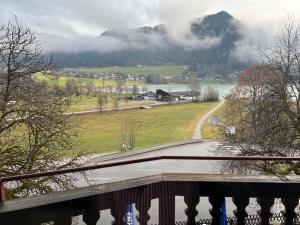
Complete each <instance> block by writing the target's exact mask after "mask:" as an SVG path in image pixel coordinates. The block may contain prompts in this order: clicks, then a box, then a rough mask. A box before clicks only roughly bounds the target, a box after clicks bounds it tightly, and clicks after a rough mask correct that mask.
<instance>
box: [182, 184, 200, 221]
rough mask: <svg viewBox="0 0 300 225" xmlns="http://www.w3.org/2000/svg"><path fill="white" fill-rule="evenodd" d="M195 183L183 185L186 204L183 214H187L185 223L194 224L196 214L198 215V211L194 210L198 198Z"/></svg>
mask: <svg viewBox="0 0 300 225" xmlns="http://www.w3.org/2000/svg"><path fill="white" fill-rule="evenodd" d="M197 187H198V186H197V185H196V186H195V184H188V185H185V186H184V189H185V190H184V191H185V194H184V202H185V204H186V205H187V208H186V209H185V214H186V215H187V223H186V224H187V225H195V224H196V220H195V219H196V216H197V215H198V211H197V210H196V206H197V205H198V203H199V201H200V199H199V190H198V189H197Z"/></svg>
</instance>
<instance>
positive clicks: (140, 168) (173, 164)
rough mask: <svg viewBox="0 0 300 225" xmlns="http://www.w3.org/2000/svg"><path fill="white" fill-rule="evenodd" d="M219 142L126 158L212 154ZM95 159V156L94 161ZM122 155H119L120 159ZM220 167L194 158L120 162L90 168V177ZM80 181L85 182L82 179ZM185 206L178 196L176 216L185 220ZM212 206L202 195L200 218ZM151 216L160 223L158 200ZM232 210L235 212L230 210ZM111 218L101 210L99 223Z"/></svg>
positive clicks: (98, 179) (210, 170) (113, 177)
mask: <svg viewBox="0 0 300 225" xmlns="http://www.w3.org/2000/svg"><path fill="white" fill-rule="evenodd" d="M217 146H218V143H217V142H207V141H205V142H198V143H193V144H188V145H184V146H177V147H170V148H167V149H163V150H159V151H153V152H148V153H144V154H142V155H136V156H129V157H126V158H123V160H124V159H137V158H144V157H154V156H160V155H174V156H202V155H213V154H214V153H213V151H214V150H215V149H216V147H217ZM94 160H95V159H93V161H94ZM117 160H120V159H116V160H114V161H117ZM220 169H221V163H220V161H218V162H217V161H191V160H188V161H187V160H161V161H153V162H146V163H137V164H133V165H126V166H118V167H114V168H107V169H99V170H94V171H91V172H88V174H87V177H88V179H89V182H91V183H92V184H97V183H106V182H112V181H115V180H125V179H129V178H136V177H140V176H147V175H152V174H157V173H161V172H178V173H180V172H182V173H219V172H220ZM81 185H84V184H83V183H81ZM227 205H228V207H227V209H228V210H229V211H230V212H232V210H233V209H234V206H233V205H232V204H231V202H230V201H229V200H228V203H227ZM185 208H186V205H185V203H184V202H183V197H176V220H177V221H183V220H185V219H186V217H185V214H184V209H185ZM209 208H211V206H210V204H209V203H208V199H207V198H201V200H200V204H199V206H198V211H199V215H198V218H208V217H210V215H209V211H208V210H209ZM149 214H150V216H151V221H150V224H151V223H153V224H155V223H156V224H157V223H158V221H157V218H158V200H153V201H152V202H151V209H150V210H149ZM231 214H232V213H231ZM110 219H111V216H110V213H109V211H106V212H102V215H101V220H100V223H98V224H103V225H104V224H109V223H110V222H109V221H110Z"/></svg>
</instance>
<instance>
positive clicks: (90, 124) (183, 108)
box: [70, 102, 218, 154]
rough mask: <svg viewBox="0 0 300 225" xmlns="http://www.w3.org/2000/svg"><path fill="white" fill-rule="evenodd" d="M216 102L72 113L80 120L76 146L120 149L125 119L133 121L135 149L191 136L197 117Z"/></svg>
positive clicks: (92, 149)
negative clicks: (78, 115)
mask: <svg viewBox="0 0 300 225" xmlns="http://www.w3.org/2000/svg"><path fill="white" fill-rule="evenodd" d="M216 104H218V103H217V102H207V103H187V104H180V105H168V106H160V107H155V108H151V109H141V110H132V111H122V112H110V113H99V114H92V115H85V116H82V117H74V118H73V119H74V120H78V121H80V123H81V126H80V128H79V138H78V139H77V142H78V146H79V148H81V149H83V150H84V151H85V152H87V153H104V152H116V151H119V148H120V146H119V142H120V141H119V133H120V127H121V122H122V121H124V120H126V121H130V122H131V123H132V124H134V127H135V130H136V135H135V139H136V144H135V145H136V146H135V149H141V148H145V147H150V146H153V145H158V144H162V143H167V142H173V141H180V140H186V139H191V138H192V136H193V132H194V128H195V125H196V123H197V121H198V120H199V119H200V118H201V116H203V115H204V114H205V113H206V112H207V111H208V110H210V109H211V108H212V107H214V106H215V105H216ZM70 154H71V153H70Z"/></svg>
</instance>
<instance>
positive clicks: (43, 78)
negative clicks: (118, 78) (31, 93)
mask: <svg viewBox="0 0 300 225" xmlns="http://www.w3.org/2000/svg"><path fill="white" fill-rule="evenodd" d="M35 77H36V79H37V80H40V81H47V82H49V83H50V84H53V83H54V82H58V85H60V86H65V84H66V82H67V80H68V79H71V78H73V79H76V80H78V81H80V83H81V84H82V85H85V84H87V83H89V82H91V81H92V82H93V83H94V84H95V85H96V86H102V85H104V86H108V85H110V86H115V85H116V82H115V81H114V80H103V81H102V80H99V79H89V78H80V77H67V76H59V77H54V76H49V75H43V74H37V75H35ZM56 80H57V81H56ZM126 84H127V85H134V84H138V82H137V81H126Z"/></svg>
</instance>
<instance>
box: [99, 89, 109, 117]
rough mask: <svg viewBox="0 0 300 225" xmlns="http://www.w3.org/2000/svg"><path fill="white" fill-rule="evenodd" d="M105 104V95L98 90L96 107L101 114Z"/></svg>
mask: <svg viewBox="0 0 300 225" xmlns="http://www.w3.org/2000/svg"><path fill="white" fill-rule="evenodd" d="M107 102H108V96H107V94H106V93H105V92H104V91H103V90H100V92H99V94H98V106H99V111H100V112H103V111H104V110H105V108H106V106H107Z"/></svg>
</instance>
